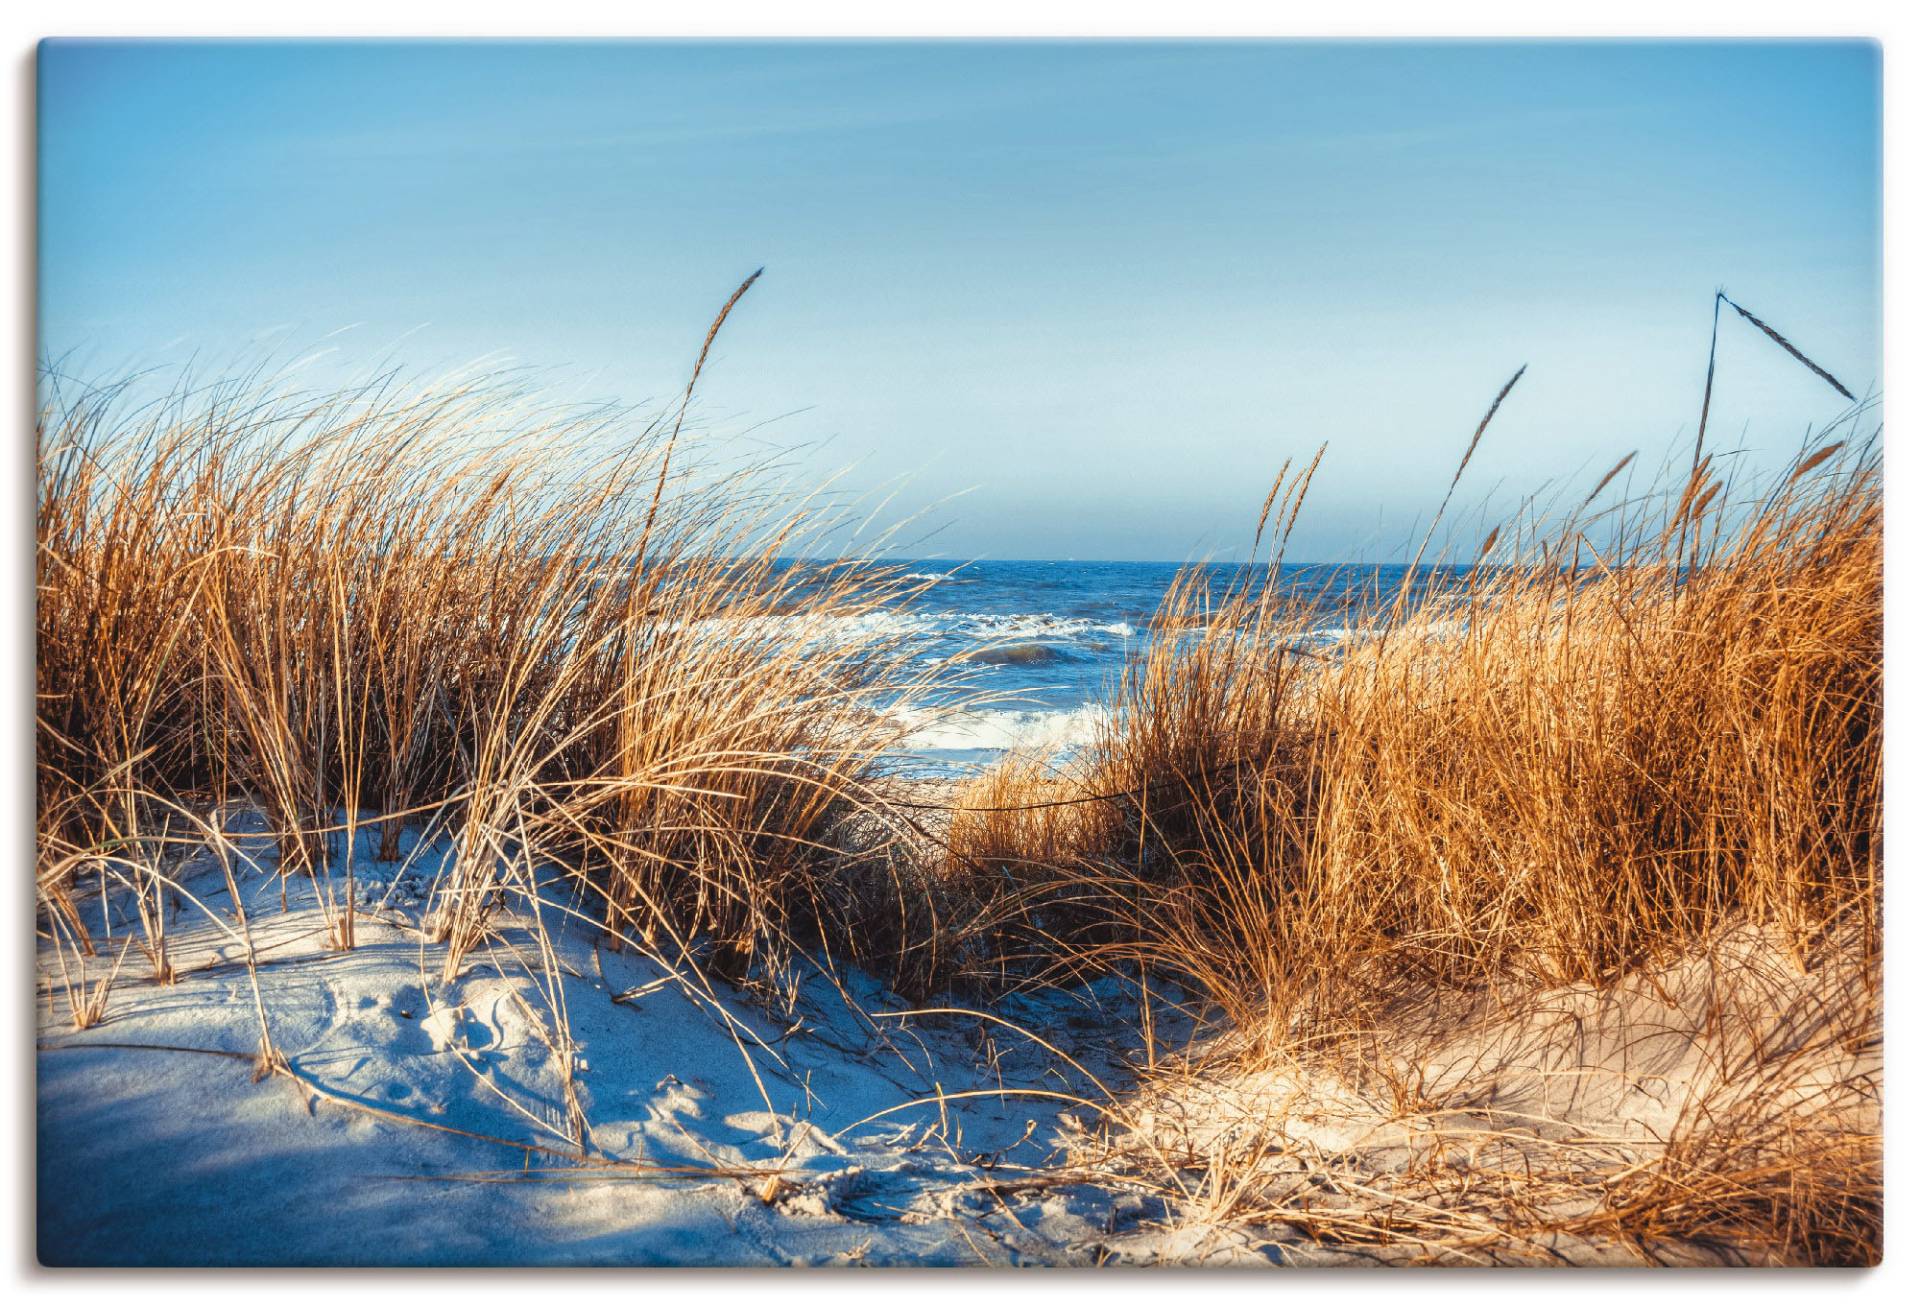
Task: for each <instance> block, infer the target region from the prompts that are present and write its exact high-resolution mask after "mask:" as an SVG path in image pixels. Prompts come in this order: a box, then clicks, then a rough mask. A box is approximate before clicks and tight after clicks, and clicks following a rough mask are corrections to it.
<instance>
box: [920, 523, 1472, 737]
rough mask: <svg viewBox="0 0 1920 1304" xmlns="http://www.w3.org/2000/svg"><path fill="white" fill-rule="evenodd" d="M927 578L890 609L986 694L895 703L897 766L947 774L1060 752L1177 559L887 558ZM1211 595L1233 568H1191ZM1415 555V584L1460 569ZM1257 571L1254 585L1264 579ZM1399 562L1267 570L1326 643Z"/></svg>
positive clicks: (1132, 642) (1096, 713)
mask: <svg viewBox="0 0 1920 1304" xmlns="http://www.w3.org/2000/svg"><path fill="white" fill-rule="evenodd" d="M895 564H898V565H901V566H902V567H903V568H904V569H905V570H906V571H908V572H909V573H910V574H912V575H913V576H914V577H916V578H919V579H922V580H924V581H926V582H927V587H926V589H925V590H924V591H923V592H920V593H918V594H916V595H914V597H913V598H912V599H911V600H910V601H909V602H908V603H907V604H906V606H905V607H904V608H903V609H902V610H901V611H900V612H898V613H896V614H894V615H893V616H890V617H889V619H890V620H896V621H899V622H901V624H900V626H899V628H901V630H902V632H904V633H907V634H908V635H909V636H910V637H912V638H914V639H915V640H917V641H918V642H919V643H920V652H921V655H923V656H924V657H925V658H926V659H927V660H928V661H929V662H935V661H940V660H942V659H945V658H950V657H953V656H955V655H958V654H963V653H964V654H966V655H967V657H968V664H969V675H970V683H969V684H968V686H967V691H968V693H969V694H979V693H986V694H989V695H990V697H991V700H988V701H982V702H975V703H974V704H973V705H970V706H968V707H966V708H965V709H959V710H956V709H954V708H953V707H952V706H951V705H950V704H945V705H935V706H928V707H923V708H921V709H919V710H918V711H912V710H909V711H907V712H906V713H905V715H906V720H907V723H909V724H910V725H912V726H913V727H912V728H911V731H910V732H909V733H908V735H907V737H906V738H905V740H904V741H903V743H902V745H901V755H900V756H899V757H898V758H897V764H898V765H899V767H900V768H902V769H904V770H907V771H910V772H914V773H922V774H927V775H959V774H964V773H968V772H971V771H974V770H977V769H979V768H980V767H982V766H985V765H987V764H990V763H991V762H993V761H994V760H996V759H998V758H999V757H1001V756H1002V755H1004V754H1005V753H1006V751H1007V750H1008V749H1009V748H1018V749H1020V750H1021V751H1022V752H1024V753H1028V754H1031V755H1035V756H1038V757H1043V758H1045V759H1047V760H1049V761H1051V762H1052V763H1055V764H1064V763H1066V762H1068V761H1069V760H1070V759H1071V758H1072V757H1073V756H1074V755H1075V754H1076V753H1077V752H1078V751H1079V750H1080V749H1081V748H1083V747H1084V746H1085V745H1086V744H1087V743H1088V742H1089V741H1090V740H1091V739H1092V738H1093V737H1094V736H1095V734H1096V733H1097V731H1098V730H1099V728H1100V726H1101V724H1102V722H1103V721H1104V720H1105V719H1106V718H1107V716H1108V712H1109V710H1110V703H1111V701H1112V699H1113V695H1114V691H1115V689H1116V688H1117V686H1118V684H1119V682H1120V679H1121V676H1122V674H1123V672H1124V671H1125V669H1126V667H1127V665H1128V663H1129V661H1130V660H1132V659H1134V658H1137V657H1139V656H1140V655H1141V654H1142V653H1143V652H1144V650H1145V648H1146V646H1147V643H1148V639H1149V636H1150V634H1151V633H1152V630H1153V618H1154V615H1155V613H1156V612H1157V611H1158V610H1159V609H1160V606H1161V603H1162V601H1163V600H1164V599H1165V597H1166V596H1167V592H1168V590H1169V588H1171V587H1172V585H1173V584H1174V582H1175V580H1176V579H1177V578H1178V576H1179V575H1180V574H1181V572H1182V571H1183V570H1185V569H1187V567H1186V566H1184V565H1182V564H1179V563H1174V562H1115V561H974V562H968V563H964V564H962V563H957V562H951V561H916V562H906V563H895ZM1202 569H1203V572H1204V578H1205V581H1206V584H1207V587H1208V589H1209V590H1210V592H1212V593H1213V594H1216V595H1220V594H1224V593H1225V592H1226V591H1227V590H1228V588H1229V587H1230V586H1232V585H1234V584H1236V583H1241V582H1245V580H1246V578H1247V576H1248V568H1247V567H1246V566H1245V565H1234V564H1225V563H1222V564H1214V565H1206V566H1204V567H1203V568H1202ZM1460 569H1461V568H1459V567H1454V566H1422V567H1420V568H1419V571H1418V573H1417V574H1416V575H1415V576H1414V578H1413V585H1412V587H1413V588H1414V590H1415V591H1416V592H1418V591H1419V590H1421V589H1424V588H1425V587H1426V586H1428V585H1430V584H1433V583H1436V582H1439V581H1443V580H1445V579H1447V578H1449V577H1452V576H1455V575H1457V574H1458V573H1459V571H1460ZM1259 570H1260V568H1259V567H1256V568H1255V572H1256V573H1255V575H1254V582H1255V583H1259V582H1261V581H1262V580H1263V579H1264V578H1265V577H1264V576H1263V575H1261V574H1259ZM1407 570H1408V568H1407V567H1406V566H1404V565H1371V564H1369V565H1340V566H1335V565H1320V564H1294V563H1287V564H1283V565H1282V566H1281V572H1280V575H1279V577H1278V579H1279V582H1280V583H1281V584H1282V585H1283V586H1287V587H1290V588H1291V589H1292V590H1293V591H1294V592H1295V594H1297V595H1298V596H1299V597H1301V598H1302V599H1304V600H1305V601H1306V602H1307V603H1308V609H1309V612H1310V620H1309V624H1308V628H1307V629H1306V630H1305V631H1304V633H1303V636H1304V637H1305V638H1307V639H1308V640H1310V641H1320V642H1324V643H1327V644H1335V643H1338V642H1340V641H1342V640H1343V639H1345V638H1346V636H1347V635H1348V634H1349V633H1350V632H1351V631H1352V630H1353V629H1354V628H1355V627H1356V626H1358V625H1360V624H1362V623H1365V622H1371V621H1374V620H1377V619H1378V618H1379V617H1380V613H1381V610H1382V607H1383V606H1384V605H1385V604H1384V603H1383V601H1382V595H1386V596H1387V597H1388V598H1390V597H1391V596H1392V595H1393V594H1395V593H1397V592H1398V590H1399V588H1400V586H1401V585H1402V583H1403V582H1405V581H1406V578H1407Z"/></svg>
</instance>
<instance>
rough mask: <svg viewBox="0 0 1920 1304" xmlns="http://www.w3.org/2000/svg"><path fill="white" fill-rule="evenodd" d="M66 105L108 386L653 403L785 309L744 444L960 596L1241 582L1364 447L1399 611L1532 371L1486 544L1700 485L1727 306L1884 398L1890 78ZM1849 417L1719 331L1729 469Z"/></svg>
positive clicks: (65, 83) (798, 49) (53, 168)
mask: <svg viewBox="0 0 1920 1304" xmlns="http://www.w3.org/2000/svg"><path fill="white" fill-rule="evenodd" d="M39 94H40V131H41V172H40V192H39V197H40V240H41V270H40V295H41V308H42V349H43V352H46V353H50V354H57V355H61V356H63V357H65V358H66V359H67V365H68V367H69V368H70V369H75V370H78V371H80V372H82V373H84V374H87V375H90V376H94V377H98V376H101V375H105V374H111V373H113V372H115V371H117V370H120V369H124V368H126V367H128V366H148V365H168V364H173V363H180V362H184V361H186V360H187V359H189V358H194V359H197V363H196V365H197V366H199V367H200V368H201V369H202V370H203V371H204V370H206V369H208V368H209V367H210V366H212V365H213V364H215V363H216V362H220V361H223V360H226V359H232V360H234V363H235V365H239V364H241V363H244V362H246V361H251V360H253V359H254V358H256V357H257V356H259V355H260V354H261V353H262V352H267V351H270V352H272V353H274V354H275V355H276V356H284V357H288V358H293V357H300V356H304V355H305V354H306V353H307V352H308V351H309V350H310V349H311V348H314V347H326V348H331V349H334V350H335V352H334V353H332V354H330V355H328V358H327V360H326V361H325V363H324V364H323V365H326V366H338V367H341V368H345V369H353V368H363V367H371V366H373V365H374V364H376V363H378V362H380V361H382V360H385V359H397V360H399V361H401V362H404V363H406V364H408V365H410V366H416V367H420V368H423V369H434V368H440V367H445V366H450V365H457V364H461V363H465V362H468V361H470V360H472V359H475V358H477V357H481V356H488V357H498V358H500V359H502V360H510V361H511V362H512V363H514V364H519V365H525V366H529V367H533V368H537V369H539V370H540V372H541V374H542V375H543V376H544V377H545V378H546V380H547V383H549V384H551V385H553V386H554V387H555V390H556V392H557V393H561V394H564V395H566V396H568V397H577V396H582V395H593V396H598V397H608V398H619V399H625V400H644V399H648V398H658V397H662V396H665V395H668V394H670V393H671V392H673V391H674V390H675V389H677V387H678V386H679V384H681V383H683V382H684V377H685V374H686V371H687V368H688V367H689V366H690V365H691V362H692V355H693V353H694V351H695V350H696V349H697V347H698V344H699V339H700V336H701V335H702V334H703V332H704V330H705V328H706V324H707V322H708V320H709V319H710V318H711V315H712V313H713V311H714V309H715V308H716V307H717V306H718V303H719V302H720V301H721V300H723V299H724V298H725V296H726V295H727V293H728V292H729V291H730V290H731V289H732V287H733V286H734V285H735V284H737V283H738V281H739V280H740V278H741V277H742V276H744V275H745V274H746V273H747V272H750V271H752V270H753V269H754V268H755V267H758V266H761V265H762V264H764V265H765V266H766V268H767V272H766V276H765V278H764V279H763V281H762V282H761V283H760V284H759V285H758V286H756V287H755V289H754V291H753V293H752V294H751V295H750V296H749V298H748V299H747V300H746V302H745V303H744V304H743V306H742V307H741V309H740V310H739V311H738V312H737V314H736V315H735V317H734V319H733V321H732V322H731V323H730V324H729V326H728V329H727V333H726V334H725V336H724V337H723V339H722V342H721V344H720V345H719V346H718V348H717V350H716V353H715V357H714V360H713V362H712V363H711V364H710V370H709V372H708V375H707V377H706V378H705V380H703V382H702V385H703V388H702V399H701V404H700V408H699V412H700V415H701V418H702V420H703V422H704V423H705V425H706V426H708V427H710V428H711V429H713V430H715V431H717V432H720V433H722V434H726V433H729V432H731V433H735V434H740V435H741V436H742V437H746V438H751V439H754V440H760V441H768V442H771V443H772V444H774V445H775V446H777V447H780V448H784V449H792V450H794V452H793V456H794V458H795V460H796V461H797V462H798V464H799V465H800V466H801V467H803V468H804V469H805V472H806V473H807V474H810V475H811V474H820V475H824V474H826V473H827V472H829V471H831V470H833V469H836V468H840V467H850V468H851V470H850V472H849V474H848V476H847V478H846V479H845V480H844V481H843V483H844V484H846V485H848V486H851V487H854V488H858V489H862V490H871V491H873V492H876V493H878V492H881V491H884V490H895V491H897V492H896V494H895V496H894V497H893V498H892V499H891V504H890V507H889V509H888V510H889V511H890V512H891V513H892V514H894V515H896V516H897V515H904V514H908V513H912V512H915V511H919V510H921V509H925V515H924V516H922V517H921V518H920V522H921V524H920V525H917V526H916V527H915V528H916V531H920V532H924V531H923V527H924V529H932V528H933V527H940V528H939V532H938V533H937V534H935V535H933V536H932V537H931V539H930V540H929V541H928V542H926V543H925V544H924V545H923V546H922V547H920V548H917V549H915V551H921V552H928V553H944V554H950V555H955V556H963V557H970V556H988V557H1069V556H1071V557H1081V558H1091V557H1104V558H1138V559H1164V560H1183V559H1187V558H1191V557H1195V556H1199V555H1202V554H1208V553H1210V554H1213V555H1217V556H1228V555H1232V551H1233V548H1234V547H1235V546H1237V545H1238V544H1239V543H1240V542H1241V541H1242V540H1243V539H1244V538H1245V536H1246V534H1247V533H1248V532H1249V530H1250V527H1251V523H1252V519H1253V516H1254V514H1255V513H1256V512H1257V510H1258V508H1259V504H1260V500H1261V498H1262V497H1263V496H1264V494H1265V491H1266V487H1267V484H1268V482H1269V480H1270V479H1271V477H1272V475H1273V473H1274V471H1275V470H1276V469H1277V467H1278V465H1279V463H1280V462H1281V460H1282V459H1283V458H1285V457H1287V456H1288V455H1295V456H1301V455H1310V454H1311V452H1312V450H1313V449H1314V448H1315V447H1317V446H1318V445H1319V443H1320V442H1321V441H1323V440H1325V441H1328V442H1330V444H1331V449H1330V451H1329V453H1328V456H1327V461H1326V464H1325V469H1324V471H1323V473H1322V475H1321V477H1320V480H1319V482H1318V487H1317V490H1316V493H1315V495H1314V497H1313V499H1312V500H1311V502H1310V504H1309V507H1308V510H1307V512H1306V513H1305V514H1304V515H1303V517H1302V524H1301V528H1300V530H1299V532H1298V534H1297V536H1296V545H1295V548H1294V551H1293V555H1294V556H1295V557H1297V558H1299V559H1302V560H1308V559H1312V560H1337V559H1357V558H1363V557H1364V558H1373V559H1391V558H1392V557H1393V556H1395V555H1396V554H1399V553H1400V552H1401V551H1402V550H1403V549H1404V547H1405V545H1406V542H1407V538H1408V535H1409V533H1410V532H1413V533H1417V530H1418V525H1417V524H1416V523H1417V522H1420V523H1423V522H1424V514H1425V513H1427V512H1429V511H1431V509H1432V508H1433V506H1434V505H1436V504H1437V502H1438V500H1439V497H1440V494H1441V493H1442V492H1443V491H1444V488H1445V483H1446V480H1447V478H1448V477H1449V476H1450V475H1451V474H1452V471H1453V467H1454V464H1455V463H1456V462H1457V460H1458V458H1459V454H1460V451H1461V449H1462V448H1463V446H1464V444H1465V440H1466V438H1467V436H1468V435H1469V434H1470V433H1471V431H1472V428H1473V426H1474V424H1475V422H1476V421H1477V420H1478V418H1479V416H1480V414H1481V412H1482V411H1484V409H1485V407H1486V404H1487V402H1488V401H1489V399H1490V398H1491V396H1492V394H1493V393H1494V392H1495V391H1496V390H1497V389H1498V388H1499V386H1500V384H1501V382H1502V381H1504V380H1505V378H1506V377H1507V376H1508V375H1509V374H1511V372H1512V371H1513V369H1514V368H1515V367H1517V366H1518V365H1520V364H1521V363H1523V362H1524V363H1527V364H1529V366H1530V370H1529V372H1528V374H1527V377H1526V378H1525V380H1523V381H1522V382H1521V385H1520V387H1519V388H1518V389H1516V390H1515V392H1514V395H1513V397H1512V398H1511V399H1510V400H1509V401H1508V404H1507V407H1506V408H1505V409H1504V410H1503V411H1502V413H1501V416H1500V418H1499V420H1498V421H1497V422H1496V424H1495V425H1494V427H1493V428H1492V430H1491V431H1490V432H1489V434H1488V436H1487V439H1486V441H1485V443H1484V444H1483V445H1482V449H1481V453H1480V455H1479V457H1478V459H1477V461H1476V467H1475V469H1474V471H1473V472H1472V473H1471V474H1470V476H1469V479H1468V481H1467V482H1466V483H1465V484H1463V487H1462V490H1461V495H1460V497H1461V500H1462V501H1464V502H1467V503H1469V504H1478V503H1481V502H1490V503H1491V504H1493V506H1494V509H1495V510H1496V511H1499V510H1505V509H1506V508H1508V507H1510V506H1512V505H1513V504H1515V503H1517V502H1519V501H1520V499H1521V498H1522V497H1523V496H1524V495H1526V494H1528V493H1531V492H1532V491H1534V490H1536V489H1537V488H1539V487H1540V485H1541V484H1542V483H1544V482H1546V481H1547V480H1549V479H1552V478H1554V477H1562V478H1568V477H1570V478H1572V479H1577V480H1580V481H1582V482H1583V483H1584V482H1585V481H1586V480H1587V479H1590V478H1592V477H1595V476H1597V475H1598V474H1599V473H1600V472H1601V471H1603V470H1604V469H1605V468H1606V467H1607V466H1608V465H1611V463H1612V462H1613V461H1614V460H1615V459H1616V458H1617V457H1618V456H1619V455H1620V454H1622V453H1624V452H1626V451H1628V450H1630V449H1635V448H1638V449H1641V450H1643V457H1645V458H1647V459H1651V460H1657V458H1658V457H1659V456H1660V455H1662V454H1664V453H1665V452H1666V451H1667V450H1668V449H1669V448H1670V447H1671V446H1672V445H1673V443H1674V441H1675V439H1676V437H1677V436H1679V435H1680V434H1681V432H1682V431H1686V432H1687V438H1688V439H1689V440H1690V438H1691V423H1692V421H1693V420H1694V419H1695V417H1697V413H1698V406H1699V388H1700V380H1701V372H1702V370H1703V367H1704V362H1705V357H1704V354H1705V349H1706V343H1707V329H1708V324H1709V319H1710V315H1711V308H1712V300H1713V292H1714V290H1715V289H1716V288H1717V287H1720V286H1725V287H1726V288H1727V290H1728V292H1729V293H1731V294H1732V295H1733V296H1734V297H1735V298H1736V299H1738V300H1740V301H1741V302H1743V303H1745V304H1746V305H1747V306H1748V307H1750V308H1752V309H1753V310H1755V311H1756V312H1758V313H1759V314H1760V315H1761V316H1763V317H1765V318H1767V319H1768V320H1769V321H1771V322H1772V323H1773V324H1774V325H1776V326H1778V327H1779V328H1780V329H1781V330H1783V331H1784V332H1785V333H1786V334H1787V335H1788V336H1789V337H1790V338H1792V339H1794V340H1795V342H1796V343H1798V344H1799V345H1800V346H1801V347H1803V348H1804V349H1806V350H1807V352H1808V353H1810V354H1811V355H1812V356H1813V357H1814V358H1815V359H1816V360H1818V361H1820V362H1821V363H1822V364H1823V365H1825V366H1827V367H1828V368H1829V369H1831V370H1832V371H1834V372H1835V373H1837V374H1838V375H1839V376H1840V378H1841V379H1842V380H1843V381H1845V382H1847V383H1848V384H1849V385H1850V386H1852V387H1853V388H1855V390H1856V391H1861V390H1863V389H1876V390H1877V388H1878V384H1879V377H1880V370H1881V361H1880V356H1881V353H1880V350H1881V342H1880V53H1879V50H1878V48H1877V47H1876V46H1873V45H1871V44H1866V43H1824V44H1758V43H1755V44H1737V45H1727V44H1718V45H1714V44H1562V45H1527V44H1499V45H1476V44H1465V43H1452V44H1400V45H1394V44H1366V43H1353V44H1261V43H1242V44H1140V43H1127V42H1111V43H1099V44H1036V45H979V44H921V45H911V44H908V45H896V44H881V43H873V44H810V43H788V44H765V45H747V44H716V45H689V44H651V45H649V44H617V43H615V44H573V45H569V44H535V45H515V44H504V43H502V44H440V45H432V44H390V45H373V44H364V45H355V44H332V45H327V44H281V45H258V44H243V43H231V44H163V43H125V44H98V43H51V44H48V45H45V46H43V47H42V50H41V58H40V67H39ZM342 328H351V329H345V330H343V329H342ZM1836 411H1837V403H1836V396H1834V395H1833V394H1832V393H1831V391H1828V390H1826V389H1825V388H1824V387H1823V386H1822V385H1821V383H1820V382H1819V381H1818V380H1817V379H1816V378H1815V377H1813V376H1811V375H1809V374H1807V373H1806V372H1804V371H1800V370H1799V369H1798V368H1796V367H1794V366H1793V364H1792V363H1791V362H1790V361H1789V360H1788V359H1786V358H1785V357H1784V355H1782V354H1780V353H1779V352H1778V351H1777V350H1776V349H1774V348H1773V346H1772V345H1770V344H1768V343H1767V342H1766V341H1765V340H1763V339H1762V338H1761V337H1760V336H1759V335H1758V334H1757V333H1755V332H1753V331H1751V330H1750V329H1748V328H1745V327H1743V326H1742V327H1739V328H1737V329H1728V330H1726V331H1723V344H1722V354H1721V371H1720V380H1719V382H1718V387H1717V390H1716V396H1715V420H1714V426H1713V429H1712V433H1711V436H1710V438H1711V441H1712V442H1714V443H1715V444H1717V445H1719V446H1720V447H1723V448H1733V447H1739V448H1746V449H1751V450H1754V452H1755V454H1756V455H1758V456H1760V457H1763V458H1764V457H1770V456H1771V457H1777V456H1780V455H1784V453H1785V452H1787V451H1788V450H1790V449H1792V448H1793V447H1795V446H1797V445H1798V443H1799V441H1800V440H1801V438H1802V437H1803V436H1804V434H1805V433H1806V430H1807V428H1808V426H1809V425H1810V424H1812V425H1818V424H1820V423H1823V422H1825V421H1826V420H1828V419H1829V418H1831V417H1832V416H1833V415H1835V413H1836ZM749 431H751V434H750V435H748V434H746V433H745V432H749ZM962 490H966V491H969V492H967V493H965V494H964V495H963V496H961V497H958V498H954V497H951V495H953V494H955V493H958V492H959V491H962Z"/></svg>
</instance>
